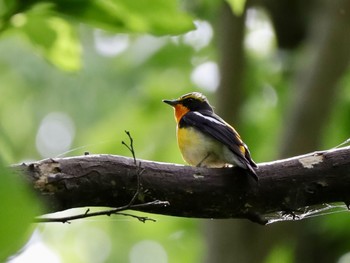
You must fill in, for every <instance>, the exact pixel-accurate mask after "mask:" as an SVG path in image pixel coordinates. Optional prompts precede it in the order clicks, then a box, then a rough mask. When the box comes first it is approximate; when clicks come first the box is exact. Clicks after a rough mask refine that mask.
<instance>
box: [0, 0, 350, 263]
mask: <svg viewBox="0 0 350 263" xmlns="http://www.w3.org/2000/svg"><path fill="white" fill-rule="evenodd" d="M349 28H350V1H348V0H333V1H331V0H318V1H316V0H313V1H308V2H305V1H301V0H295V1H288V0H286V1H280V0H264V1H263V0H262V1H246V2H245V1H240V0H236V1H235V0H231V1H227V2H224V1H218V0H217V1H206V0H195V1H190V2H188V1H173V0H171V1H170V0H169V1H167V3H164V1H161V0H148V1H141V2H140V1H138V2H135V3H129V2H128V1H126V0H125V1H124V0H118V1H117V0H105V1H97V0H90V1H78V0H76V1H45V2H44V1H34V0H31V1H26V2H25V3H21V2H20V1H15V0H0V157H1V158H0V159H1V166H2V168H1V175H2V176H1V177H0V204H1V212H0V261H7V262H11V263H19V262H53V263H56V262H57V263H59V262H77V263H79V262H82V263H89V262H91V263H98V262H121V263H124V262H130V263H135V262H138V263H151V262H152V263H166V262H169V263H175V262H186V263H187V262H189V263H192V262H193V263H201V262H205V263H212V262H220V263H225V262H227V263H229V262H264V263H275V262H287V263H289V262H290V263H292V262H340V263H344V262H350V230H349V227H348V226H349V224H350V216H349V215H348V214H347V213H342V214H333V215H327V216H322V217H316V218H312V219H307V220H304V221H297V222H282V223H275V224H271V225H268V226H264V227H262V226H258V225H255V224H253V223H251V222H248V221H244V220H202V219H186V218H175V217H166V216H159V215H149V216H150V217H152V218H154V219H156V220H157V222H156V223H153V222H147V223H145V224H143V223H141V222H138V221H137V220H135V219H132V218H126V217H121V216H112V217H98V218H91V219H86V220H80V221H74V222H72V223H71V224H59V223H52V224H40V225H34V224H31V223H30V222H31V219H32V217H33V216H34V215H36V214H38V213H40V211H42V210H41V209H42V208H41V207H40V204H39V201H38V200H36V199H35V197H33V195H32V194H31V193H30V191H28V189H25V186H24V185H23V184H22V183H21V182H20V181H18V180H17V178H15V177H14V176H13V174H11V173H10V172H8V171H7V170H6V168H4V167H6V166H8V165H10V164H14V163H20V162H27V161H33V160H40V159H43V158H51V157H64V156H75V155H82V154H83V153H84V152H90V153H91V154H95V153H96V154H98V153H108V154H118V155H124V156H130V152H129V151H128V150H127V149H126V148H125V147H124V146H123V145H122V144H121V141H123V140H124V141H125V140H127V137H126V135H125V133H124V130H128V131H130V132H131V135H132V137H133V139H134V143H135V151H136V156H137V158H140V159H147V160H154V161H162V162H172V163H180V164H184V162H183V160H182V159H181V156H180V153H179V151H178V149H177V145H176V139H175V122H174V118H173V112H172V110H171V108H170V107H168V106H167V105H165V104H163V103H162V101H161V100H162V99H171V98H176V97H178V96H180V95H182V94H184V93H187V92H191V91H199V92H202V93H204V94H205V95H207V97H208V98H209V100H210V101H211V103H212V104H213V106H214V107H215V109H216V112H217V113H219V114H220V115H221V116H223V117H224V119H226V120H227V121H228V122H230V123H231V124H233V125H234V126H235V127H236V128H237V130H238V131H239V132H240V134H241V135H242V137H243V139H244V141H245V142H246V143H247V144H248V145H249V148H250V150H251V153H252V156H253V158H254V160H255V161H256V162H266V161H272V160H276V159H279V158H282V157H288V156H293V155H297V154H302V153H307V152H310V151H315V150H321V149H328V148H332V147H334V146H336V145H338V144H340V143H341V142H343V141H345V140H346V139H348V138H349V130H350V71H349V58H350V48H349V47H350V34H349ZM223 201H224V200H223ZM203 205H205V204H203ZM81 211H85V210H78V211H77V210H75V211H73V212H74V213H77V212H81ZM70 212H72V211H70Z"/></svg>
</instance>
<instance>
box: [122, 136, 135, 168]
mask: <svg viewBox="0 0 350 263" xmlns="http://www.w3.org/2000/svg"><path fill="white" fill-rule="evenodd" d="M125 133H126V135H128V137H129V140H130V145H127V144H126V143H125V142H124V141H122V144H123V145H124V146H125V147H126V148H128V150H129V151H130V152H131V154H132V158H133V159H134V164H135V165H137V162H136V156H135V150H134V140H133V138H132V137H131V134H130V132H129V131H125Z"/></svg>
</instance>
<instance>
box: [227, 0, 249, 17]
mask: <svg viewBox="0 0 350 263" xmlns="http://www.w3.org/2000/svg"><path fill="white" fill-rule="evenodd" d="M226 2H227V3H228V4H229V5H230V7H231V9H232V11H233V13H234V14H236V15H237V16H240V15H242V14H243V11H244V6H245V3H246V0H226Z"/></svg>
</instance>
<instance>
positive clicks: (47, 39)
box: [13, 13, 81, 71]
mask: <svg viewBox="0 0 350 263" xmlns="http://www.w3.org/2000/svg"><path fill="white" fill-rule="evenodd" d="M21 16H23V18H21ZM21 19H23V20H24V21H23V22H21ZM13 20H14V23H15V25H16V23H17V25H18V28H17V29H18V30H19V31H20V32H21V33H23V34H24V35H25V36H26V37H27V39H28V40H29V41H30V42H31V44H32V45H33V46H34V47H35V48H36V49H37V50H38V51H39V52H40V53H41V54H43V55H44V57H45V58H46V59H47V60H48V61H50V62H51V63H53V64H54V65H56V66H57V67H59V68H60V69H63V70H66V71H77V70H79V69H80V67H81V58H80V57H81V47H80V43H79V40H78V37H77V34H76V32H75V30H74V28H73V27H72V26H71V25H70V24H69V23H68V22H67V21H65V20H64V19H62V18H59V17H54V16H49V15H41V16H40V15H37V13H35V14H31V13H30V14H28V15H25V14H21V15H17V18H16V17H14V19H13ZM17 20H19V21H17ZM16 21H17V22H16ZM21 23H22V24H21Z"/></svg>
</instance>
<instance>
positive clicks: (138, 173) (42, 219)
mask: <svg viewBox="0 0 350 263" xmlns="http://www.w3.org/2000/svg"><path fill="white" fill-rule="evenodd" d="M125 133H126V135H128V137H129V140H130V144H129V145H128V144H126V143H125V142H124V141H122V144H123V145H124V146H125V147H126V148H127V149H128V150H129V151H130V152H131V154H132V157H133V160H134V165H135V167H136V176H137V188H136V192H135V194H134V196H133V197H132V198H131V200H130V201H129V203H128V204H127V205H124V206H121V207H118V208H114V209H109V210H104V211H98V212H90V209H87V210H86V212H85V213H83V214H78V215H73V216H66V217H53V218H52V217H37V218H35V219H34V222H35V223H53V222H61V223H70V221H72V220H77V219H82V218H88V217H94V216H102V215H107V216H111V215H123V216H129V217H134V218H136V219H138V220H139V221H141V222H143V223H145V222H146V221H153V222H155V221H156V220H154V219H152V218H149V217H144V216H137V215H132V214H129V213H121V211H125V210H128V209H140V208H143V209H145V208H147V207H151V206H161V207H165V206H167V205H169V202H167V201H159V200H155V201H152V202H146V203H143V204H134V203H135V200H136V199H137V197H138V196H139V194H140V192H141V190H142V189H141V174H142V173H143V171H144V170H143V169H142V168H141V162H139V164H138V165H137V160H136V155H135V150H134V140H133V138H132V137H131V134H130V132H129V131H125Z"/></svg>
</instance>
